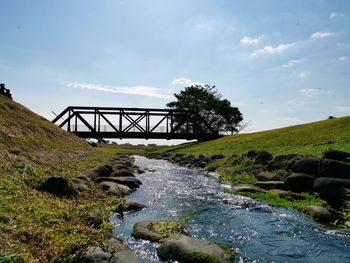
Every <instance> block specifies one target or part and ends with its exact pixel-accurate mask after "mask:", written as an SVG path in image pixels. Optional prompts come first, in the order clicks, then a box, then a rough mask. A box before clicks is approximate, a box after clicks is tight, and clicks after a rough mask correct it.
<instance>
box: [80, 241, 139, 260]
mask: <svg viewBox="0 0 350 263" xmlns="http://www.w3.org/2000/svg"><path fill="white" fill-rule="evenodd" d="M82 261H83V262H86V263H138V262H139V260H138V258H137V257H136V255H135V253H134V252H133V251H132V250H131V249H130V248H129V247H127V246H125V245H124V244H123V243H122V242H121V241H119V240H118V239H115V238H111V239H110V240H108V241H106V242H105V244H104V245H103V246H102V247H100V246H89V247H88V248H87V249H86V251H85V253H84V255H83V260H82Z"/></svg>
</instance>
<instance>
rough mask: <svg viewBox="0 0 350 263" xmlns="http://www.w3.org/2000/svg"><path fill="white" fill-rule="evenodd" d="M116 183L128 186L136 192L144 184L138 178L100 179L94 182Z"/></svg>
mask: <svg viewBox="0 0 350 263" xmlns="http://www.w3.org/2000/svg"><path fill="white" fill-rule="evenodd" d="M103 181H105V182H115V183H118V184H122V185H126V186H128V187H129V188H131V189H133V190H135V189H136V188H139V187H140V185H141V184H142V182H141V181H140V180H139V179H138V178H136V177H99V178H97V179H96V180H95V181H94V182H95V183H100V182H103Z"/></svg>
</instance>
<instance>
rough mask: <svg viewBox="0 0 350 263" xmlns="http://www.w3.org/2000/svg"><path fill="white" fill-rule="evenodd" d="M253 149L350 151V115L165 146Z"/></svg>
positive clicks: (191, 150)
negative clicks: (206, 140)
mask: <svg viewBox="0 0 350 263" xmlns="http://www.w3.org/2000/svg"><path fill="white" fill-rule="evenodd" d="M253 149H259V150H267V151H269V152H271V153H272V154H274V155H276V154H288V153H299V154H311V155H315V156H320V155H321V154H322V152H324V151H325V150H329V149H337V150H343V151H348V152H349V151H350V116H348V117H342V118H335V119H329V120H324V121H319V122H314V123H308V124H303V125H296V126H291V127H286V128H281V129H275V130H269V131H263V132H257V133H251V134H238V135H232V136H224V137H222V138H219V139H217V140H213V141H208V142H202V143H188V144H182V145H179V146H174V147H170V148H167V149H163V151H164V150H175V151H176V152H181V153H186V154H193V155H200V154H208V155H213V154H218V153H223V154H225V155H228V154H242V153H246V152H248V151H250V150H253Z"/></svg>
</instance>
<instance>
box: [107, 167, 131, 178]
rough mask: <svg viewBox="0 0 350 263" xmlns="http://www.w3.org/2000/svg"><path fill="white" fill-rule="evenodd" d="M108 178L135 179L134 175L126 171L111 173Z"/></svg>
mask: <svg viewBox="0 0 350 263" xmlns="http://www.w3.org/2000/svg"><path fill="white" fill-rule="evenodd" d="M110 177H135V174H134V173H133V172H131V171H130V170H128V169H120V170H116V171H114V172H112V173H111V174H110Z"/></svg>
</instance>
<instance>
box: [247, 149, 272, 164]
mask: <svg viewBox="0 0 350 263" xmlns="http://www.w3.org/2000/svg"><path fill="white" fill-rule="evenodd" d="M247 156H248V157H249V158H250V159H252V160H254V161H255V162H256V163H259V164H267V163H268V162H269V161H271V160H272V158H273V156H272V154H271V153H269V152H267V151H256V150H253V151H249V152H248V153H247Z"/></svg>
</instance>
